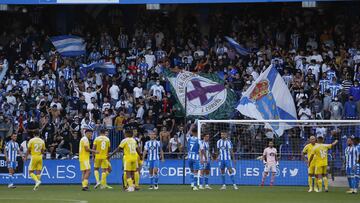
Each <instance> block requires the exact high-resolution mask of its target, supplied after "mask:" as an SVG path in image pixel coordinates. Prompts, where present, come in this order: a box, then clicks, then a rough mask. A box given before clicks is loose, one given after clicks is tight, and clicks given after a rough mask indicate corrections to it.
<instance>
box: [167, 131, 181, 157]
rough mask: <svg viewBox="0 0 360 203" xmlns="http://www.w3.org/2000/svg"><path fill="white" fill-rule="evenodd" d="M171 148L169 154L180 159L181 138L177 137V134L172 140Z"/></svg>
mask: <svg viewBox="0 0 360 203" xmlns="http://www.w3.org/2000/svg"><path fill="white" fill-rule="evenodd" d="M169 144H170V148H169V152H170V153H172V158H179V157H180V156H179V153H180V152H181V148H182V146H181V141H180V139H179V137H178V136H177V134H175V135H174V136H173V137H172V138H171V139H170V142H169Z"/></svg>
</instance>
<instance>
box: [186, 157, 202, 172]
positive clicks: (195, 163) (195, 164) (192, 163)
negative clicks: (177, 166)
mask: <svg viewBox="0 0 360 203" xmlns="http://www.w3.org/2000/svg"><path fill="white" fill-rule="evenodd" d="M188 163H189V168H190V170H200V161H199V160H194V159H189V160H188Z"/></svg>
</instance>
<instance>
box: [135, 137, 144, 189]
mask: <svg viewBox="0 0 360 203" xmlns="http://www.w3.org/2000/svg"><path fill="white" fill-rule="evenodd" d="M138 135H139V134H138V131H137V130H133V137H134V139H135V140H136V143H137V145H138V147H139V149H140V153H142V152H141V149H142V146H141V140H140V138H139V136H138ZM142 165H143V160H141V159H140V156H139V155H138V156H137V168H136V171H135V174H134V181H135V190H139V189H140V187H139V185H140V171H141V168H142Z"/></svg>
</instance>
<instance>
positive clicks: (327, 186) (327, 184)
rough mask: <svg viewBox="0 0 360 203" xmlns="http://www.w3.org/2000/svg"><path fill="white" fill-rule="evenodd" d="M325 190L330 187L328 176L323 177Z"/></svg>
mask: <svg viewBox="0 0 360 203" xmlns="http://www.w3.org/2000/svg"><path fill="white" fill-rule="evenodd" d="M323 180H324V188H325V190H328V189H329V180H328V178H327V177H323Z"/></svg>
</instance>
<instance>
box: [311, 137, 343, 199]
mask: <svg viewBox="0 0 360 203" xmlns="http://www.w3.org/2000/svg"><path fill="white" fill-rule="evenodd" d="M317 143H318V144H317V145H316V146H315V147H314V148H313V149H312V154H311V156H310V159H309V166H311V164H312V162H313V161H314V162H315V176H316V183H317V186H318V187H317V188H315V192H321V191H322V184H323V181H324V188H325V192H328V191H329V182H328V178H327V167H328V150H329V149H331V148H332V147H333V146H335V145H336V144H337V143H338V140H335V141H334V142H333V143H332V144H324V137H323V136H322V135H318V137H317Z"/></svg>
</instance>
